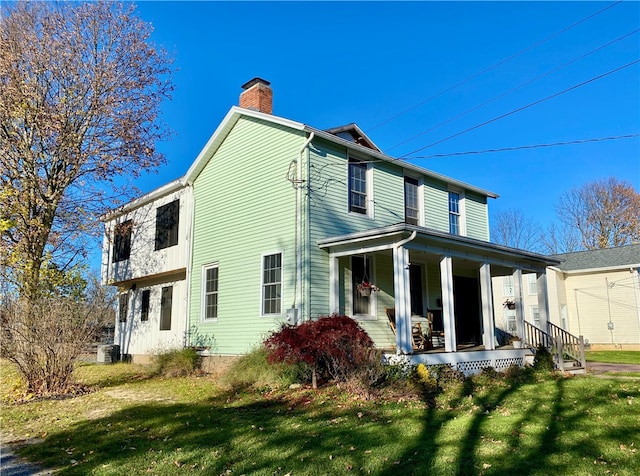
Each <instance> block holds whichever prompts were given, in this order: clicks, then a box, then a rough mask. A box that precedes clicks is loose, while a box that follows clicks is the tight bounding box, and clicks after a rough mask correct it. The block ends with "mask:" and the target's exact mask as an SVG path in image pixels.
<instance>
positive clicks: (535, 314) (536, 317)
mask: <svg viewBox="0 0 640 476" xmlns="http://www.w3.org/2000/svg"><path fill="white" fill-rule="evenodd" d="M529 313H530V315H531V322H533V325H534V326H536V327H537V328H538V329H541V327H540V310H539V309H538V306H531V308H530V309H529Z"/></svg>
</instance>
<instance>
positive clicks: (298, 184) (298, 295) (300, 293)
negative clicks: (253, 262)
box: [292, 132, 315, 319]
mask: <svg viewBox="0 0 640 476" xmlns="http://www.w3.org/2000/svg"><path fill="white" fill-rule="evenodd" d="M314 137H315V132H311V133H310V134H309V137H307V140H306V141H305V142H304V144H303V145H302V147H301V148H300V152H299V153H298V164H297V167H296V181H295V183H294V186H295V188H296V241H297V243H296V280H295V284H294V288H295V289H294V301H293V306H292V307H293V308H294V309H295V308H296V304H298V305H299V306H300V309H298V313H299V314H298V316H297V317H298V319H301V318H303V317H304V316H303V312H306V309H305V302H304V297H305V294H306V293H305V290H304V289H303V282H302V271H303V270H302V263H303V259H302V258H303V251H302V244H303V243H305V242H304V241H303V237H306V232H305V231H306V227H305V229H304V230H303V225H304V219H303V208H304V207H303V206H302V184H303V183H304V180H303V178H302V164H303V154H304V152H305V151H306V150H307V147H309V144H311V141H312V140H313V138H314ZM304 246H305V250H306V248H307V247H308V243H305V245H304Z"/></svg>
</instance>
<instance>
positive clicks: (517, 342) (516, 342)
mask: <svg viewBox="0 0 640 476" xmlns="http://www.w3.org/2000/svg"><path fill="white" fill-rule="evenodd" d="M511 345H512V346H513V348H514V349H522V339H520V337H518V336H513V337H512V338H511Z"/></svg>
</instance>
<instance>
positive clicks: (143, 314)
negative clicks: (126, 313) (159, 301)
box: [140, 289, 151, 321]
mask: <svg viewBox="0 0 640 476" xmlns="http://www.w3.org/2000/svg"><path fill="white" fill-rule="evenodd" d="M150 300H151V290H150V289H145V290H144V291H142V305H141V306H140V320H141V321H148V320H149V307H150V306H149V303H150Z"/></svg>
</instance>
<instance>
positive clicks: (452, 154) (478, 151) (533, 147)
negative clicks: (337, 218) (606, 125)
mask: <svg viewBox="0 0 640 476" xmlns="http://www.w3.org/2000/svg"><path fill="white" fill-rule="evenodd" d="M638 136H640V133H639V134H628V135H624V136H611V137H598V138H593V139H577V140H572V141H566V142H552V143H550V144H535V145H520V146H515V147H503V148H500V149H484V150H469V151H466V152H451V153H449V154H434V155H418V156H415V157H407V158H408V159H433V158H438V157H453V156H458V155H471V154H487V153H491V152H506V151H513V150H521V149H538V148H540V147H556V146H559V145H570V144H584V143H586V142H602V141H607V140H619V139H631V138H632V137H638Z"/></svg>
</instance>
